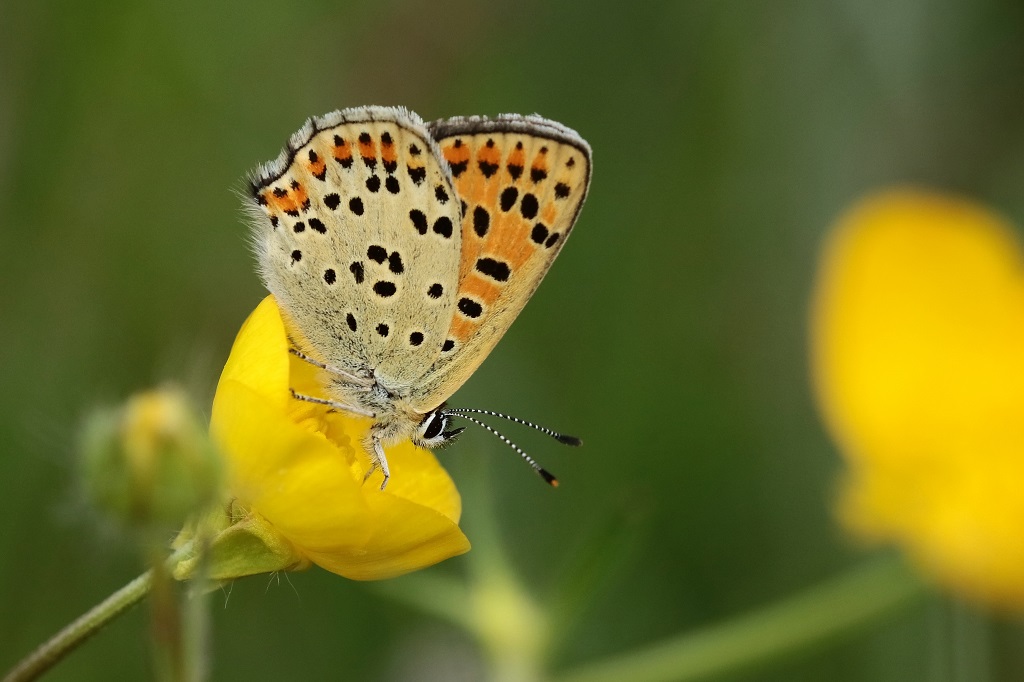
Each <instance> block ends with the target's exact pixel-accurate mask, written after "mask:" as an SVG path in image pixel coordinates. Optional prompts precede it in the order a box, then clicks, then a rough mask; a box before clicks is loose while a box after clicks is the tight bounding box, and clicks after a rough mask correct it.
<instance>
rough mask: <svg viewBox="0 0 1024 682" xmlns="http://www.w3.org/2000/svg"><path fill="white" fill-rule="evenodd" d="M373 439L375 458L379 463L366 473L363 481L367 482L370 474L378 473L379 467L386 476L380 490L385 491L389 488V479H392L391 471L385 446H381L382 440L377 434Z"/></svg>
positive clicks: (376, 462) (374, 464)
mask: <svg viewBox="0 0 1024 682" xmlns="http://www.w3.org/2000/svg"><path fill="white" fill-rule="evenodd" d="M371 438H372V439H373V456H374V457H375V458H376V460H377V461H375V462H374V463H373V464H372V465H371V466H370V469H369V471H367V472H366V476H364V477H363V481H366V479H368V478H369V477H370V474H372V473H373V472H374V471H376V470H377V467H378V466H379V467H380V471H381V473H382V474H384V480H383V481H381V484H380V489H381V490H384V488H386V487H388V479H389V478H391V470H390V469H389V468H388V458H387V456H385V454H384V445H383V444H381V442H380V438H379V437H378V435H377V434H376V433H374V434H373V435H372V436H371Z"/></svg>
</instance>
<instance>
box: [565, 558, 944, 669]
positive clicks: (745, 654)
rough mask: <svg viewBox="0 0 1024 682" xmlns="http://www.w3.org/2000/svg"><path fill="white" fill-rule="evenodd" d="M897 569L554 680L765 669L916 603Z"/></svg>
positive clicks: (915, 587)
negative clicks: (765, 665) (767, 664)
mask: <svg viewBox="0 0 1024 682" xmlns="http://www.w3.org/2000/svg"><path fill="white" fill-rule="evenodd" d="M924 592H925V588H924V587H923V586H922V585H921V583H920V582H918V580H917V579H916V578H915V577H914V576H913V575H912V574H911V573H910V571H909V570H908V569H907V568H906V567H905V566H904V565H903V564H902V563H901V562H897V561H893V560H890V559H886V560H882V561H877V562H873V563H871V564H869V565H867V566H865V567H860V568H857V569H855V570H854V571H852V572H850V573H848V574H846V575H843V576H840V577H839V578H836V579H834V580H832V581H829V582H827V583H825V584H823V585H819V586H817V587H814V588H811V589H810V590H808V591H806V592H803V593H801V594H798V595H797V596H795V597H790V598H789V599H786V600H784V601H782V602H781V603H778V604H775V605H772V606H769V607H766V608H764V609H761V610H760V611H755V612H753V613H750V614H748V615H744V616H741V617H739V618H737V619H736V620H733V621H731V622H728V623H725V624H722V625H717V626H712V627H709V628H706V629H702V630H701V631H699V632H696V633H693V634H684V635H679V636H677V637H673V638H671V639H668V640H665V641H663V642H661V643H659V644H655V645H653V646H649V647H647V648H644V649H641V650H638V651H633V652H630V653H626V654H622V655H619V656H615V657H612V658H609V659H605V660H603V661H598V662H596V663H590V664H587V665H584V666H582V667H580V668H577V669H576V670H573V671H570V672H568V673H567V674H565V675H562V676H561V677H559V678H557V679H558V682H617V681H618V680H630V681H631V682H669V681H671V682H685V681H687V680H707V679H709V678H710V677H712V676H717V675H722V674H725V673H735V672H736V671H737V670H739V669H742V668H746V667H749V666H752V665H754V664H760V663H765V662H767V661H770V660H773V659H776V658H779V657H781V656H783V655H787V654H792V653H794V652H796V651H799V650H801V649H806V648H809V647H811V646H812V645H815V644H820V643H822V642H823V641H827V640H830V639H834V638H837V637H839V636H840V635H843V634H846V633H848V632H849V631H851V630H855V629H858V628H862V627H864V626H867V625H868V624H870V623H872V622H874V621H876V620H878V619H879V618H881V617H883V616H885V615H888V614H890V613H892V612H893V611H895V610H896V609H898V608H899V607H902V606H905V605H907V604H909V603H911V602H913V601H914V600H916V599H918V598H919V597H921V596H922V595H923V594H924Z"/></svg>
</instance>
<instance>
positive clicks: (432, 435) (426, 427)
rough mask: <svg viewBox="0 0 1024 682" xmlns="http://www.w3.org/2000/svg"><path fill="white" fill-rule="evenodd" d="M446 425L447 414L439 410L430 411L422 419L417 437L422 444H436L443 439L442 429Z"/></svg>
mask: <svg viewBox="0 0 1024 682" xmlns="http://www.w3.org/2000/svg"><path fill="white" fill-rule="evenodd" d="M447 426H448V415H446V414H444V413H443V412H441V411H440V410H438V411H435V412H431V413H430V414H429V415H427V418H426V419H424V420H423V422H422V423H421V424H420V428H419V434H418V435H419V439H420V441H422V443H423V444H424V445H429V446H433V445H437V444H439V443H440V442H441V441H442V440H444V433H443V432H444V430H445V427H447Z"/></svg>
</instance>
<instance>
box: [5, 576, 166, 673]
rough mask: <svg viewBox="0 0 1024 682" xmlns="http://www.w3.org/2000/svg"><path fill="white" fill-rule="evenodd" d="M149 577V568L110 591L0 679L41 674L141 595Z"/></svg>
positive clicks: (145, 592) (150, 582)
mask: <svg viewBox="0 0 1024 682" xmlns="http://www.w3.org/2000/svg"><path fill="white" fill-rule="evenodd" d="M152 580H153V575H152V571H146V572H145V573H143V574H142V575H140V576H139V577H138V578H136V579H135V580H133V581H131V582H130V583H128V584H127V585H125V586H124V587H122V588H121V589H120V590H118V591H117V592H114V593H113V594H112V595H110V596H109V597H107V598H106V599H104V600H103V601H102V602H100V603H99V604H97V605H96V606H94V607H93V608H92V609H90V610H89V611H87V612H86V613H84V614H82V615H81V616H80V617H79V618H78V619H77V620H75V621H74V622H72V623H70V624H69V625H68V626H67V627H65V628H64V629H63V630H61V631H60V632H58V633H57V634H56V635H54V636H53V637H51V638H50V639H49V641H47V642H44V643H43V644H42V645H40V646H39V648H37V649H36V650H35V651H33V652H32V653H31V654H29V655H28V656H26V657H25V658H24V659H22V661H21V662H20V663H18V665H16V666H15V667H14V668H12V669H11V670H10V672H8V673H7V675H6V676H5V677H4V679H3V682H26V681H27V680H34V679H36V678H37V677H39V676H40V675H42V674H43V673H44V672H46V671H47V670H49V669H50V668H52V667H53V666H54V665H56V664H57V663H58V662H59V661H60V660H61V659H63V658H64V657H65V656H67V655H68V654H69V653H71V652H72V651H74V650H75V648H77V647H78V646H79V645H80V644H82V643H83V642H85V641H86V640H87V639H89V638H90V637H92V636H93V635H95V634H96V633H97V632H99V631H100V630H101V629H102V628H103V626H104V625H106V624H107V623H109V622H110V621H112V620H113V619H114V618H116V617H117V616H119V615H121V614H122V613H123V612H124V611H126V610H127V609H129V608H130V607H132V606H133V605H135V604H136V603H137V602H138V601H139V600H141V599H142V598H143V597H145V596H146V595H147V594H148V593H149V589H150V586H151V585H152Z"/></svg>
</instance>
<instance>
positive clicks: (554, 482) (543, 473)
mask: <svg viewBox="0 0 1024 682" xmlns="http://www.w3.org/2000/svg"><path fill="white" fill-rule="evenodd" d="M474 411H475V412H482V410H474ZM444 413H445V414H450V415H452V416H453V417H462V418H463V419H466V420H468V421H471V422H473V423H474V424H476V425H477V426H482V427H483V428H485V429H487V430H488V431H490V432H491V433H493V434H494V435H495V436H497V437H498V439H499V440H501V442H502V443H504V444H505V445H507V446H509V447H510V448H512V449H513V450H515V451H516V452H518V453H519V456H520V457H522V458H523V459H524V460H526V463H527V464H529V465H530V466H531V467H533V470H534V471H536V472H537V473H538V474H540V477H541V478H543V479H544V480H545V481H546V482H547V484H548V485H550V486H551V487H552V488H557V487H558V479H557V478H555V477H554V476H553V475H552V474H551V472H550V471H548V470H547V469H545V468H544V467H542V466H541V465H539V464H537V462H536V460H534V459H533V457H530V456H529V455H528V454H526V453H525V452H523V449H522V448H521V447H519V446H518V445H516V444H515V443H513V442H512V441H510V440H509V439H508V438H505V436H503V435H501V434H500V433H498V431H497V430H495V429H494V428H492V427H490V426H488V425H487V424H485V423H483V422H482V421H480V420H479V419H476V418H475V417H470V416H469V415H467V414H459V413H458V412H454V411H452V410H445V411H444ZM552 433H554V432H552Z"/></svg>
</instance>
